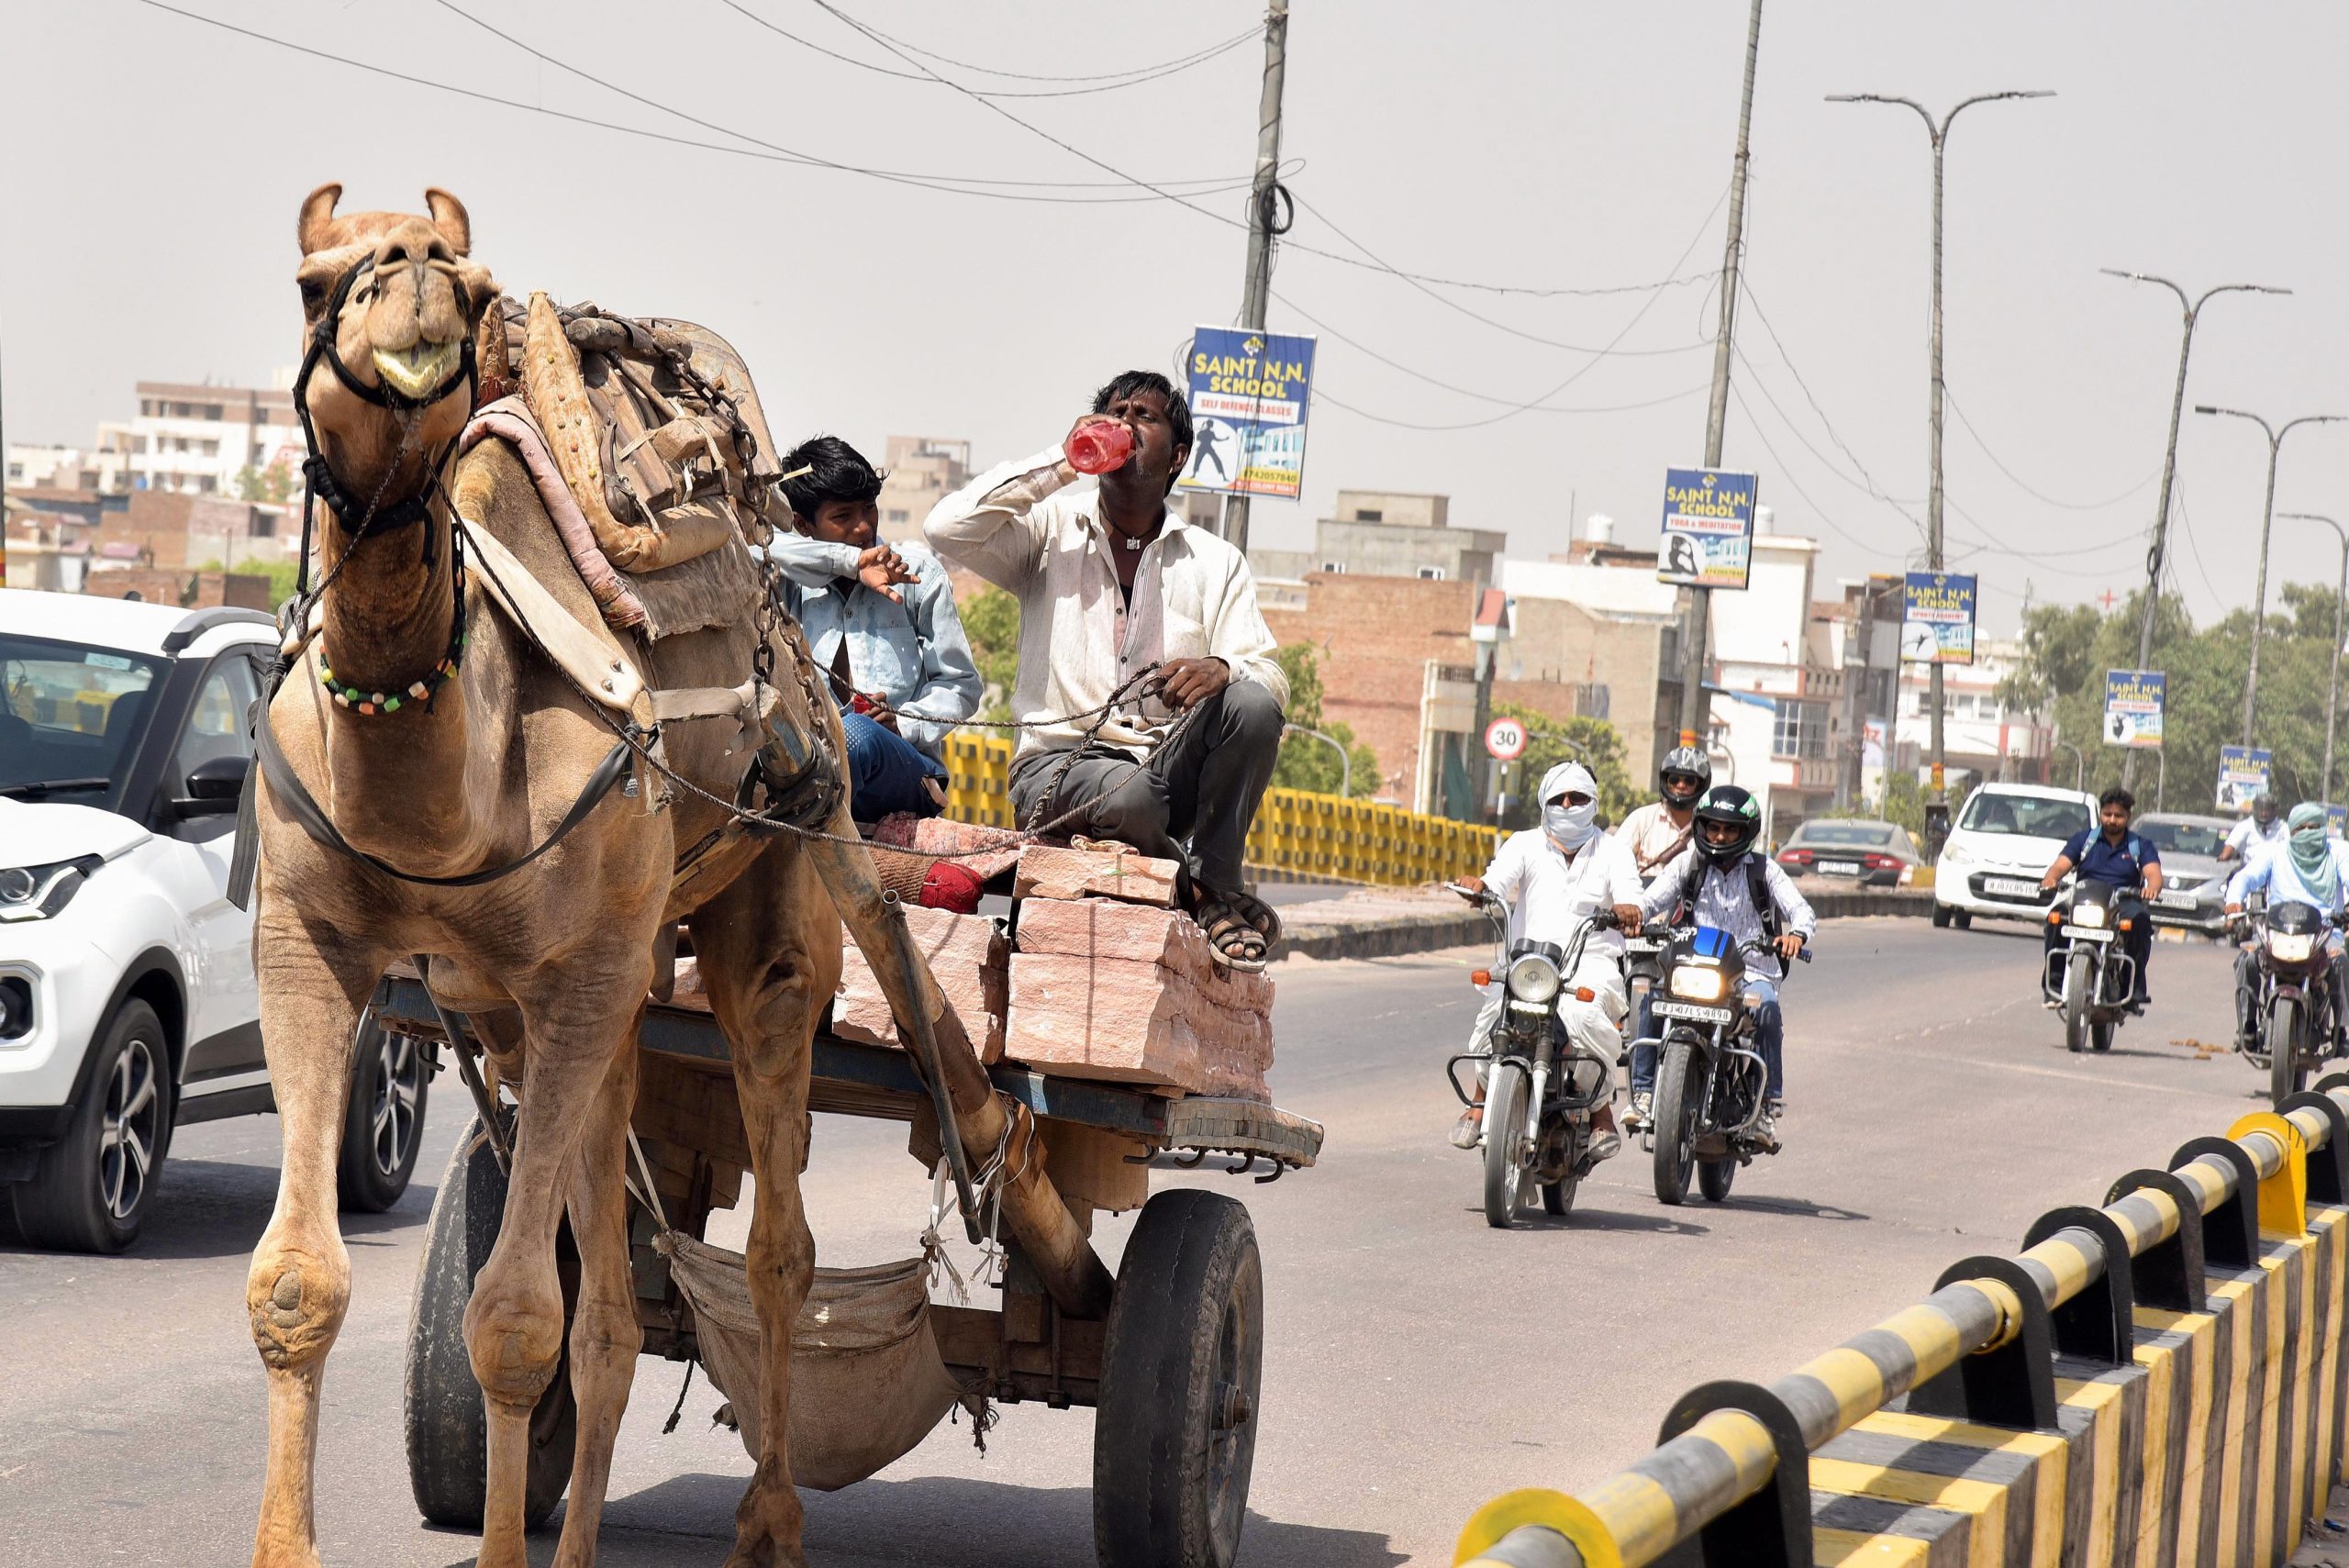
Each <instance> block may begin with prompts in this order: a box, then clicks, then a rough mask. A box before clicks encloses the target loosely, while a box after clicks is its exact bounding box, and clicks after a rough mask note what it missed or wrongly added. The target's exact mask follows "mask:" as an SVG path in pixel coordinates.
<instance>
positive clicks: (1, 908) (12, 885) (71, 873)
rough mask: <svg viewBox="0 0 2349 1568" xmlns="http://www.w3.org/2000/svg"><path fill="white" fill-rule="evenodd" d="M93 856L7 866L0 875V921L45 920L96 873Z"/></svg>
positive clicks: (95, 857) (96, 859)
mask: <svg viewBox="0 0 2349 1568" xmlns="http://www.w3.org/2000/svg"><path fill="white" fill-rule="evenodd" d="M98 865H99V860H98V857H97V856H95V855H84V856H83V857H82V858H81V859H80V860H73V861H57V862H52V863H50V864H49V865H39V866H10V867H8V868H7V869H6V870H5V871H0V920H46V919H48V918H49V917H50V916H51V915H54V914H56V913H57V912H58V911H59V910H60V909H62V908H64V907H65V905H66V902H67V901H68V900H69V899H71V898H72V896H73V895H74V894H76V893H78V892H80V891H81V888H82V884H83V883H84V882H86V881H88V880H89V877H90V873H92V872H94V871H95V870H97V869H98Z"/></svg>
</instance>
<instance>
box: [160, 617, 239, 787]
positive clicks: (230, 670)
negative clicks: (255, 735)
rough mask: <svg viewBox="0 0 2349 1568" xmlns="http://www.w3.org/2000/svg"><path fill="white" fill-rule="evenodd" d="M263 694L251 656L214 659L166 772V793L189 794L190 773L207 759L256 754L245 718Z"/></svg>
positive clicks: (199, 689)
mask: <svg viewBox="0 0 2349 1568" xmlns="http://www.w3.org/2000/svg"><path fill="white" fill-rule="evenodd" d="M257 695H260V687H259V686H258V685H257V684H255V682H254V680H253V666H252V661H250V660H249V659H247V658H246V657H245V656H244V655H243V654H241V653H228V654H223V655H222V656H221V657H220V658H218V659H217V660H215V661H214V662H213V664H212V668H211V669H210V670H209V671H207V672H206V673H205V677H204V684H203V685H202V686H201V687H200V688H198V690H197V692H196V694H195V709H194V710H193V711H192V712H190V713H189V715H188V717H187V728H184V729H183V730H181V731H180V741H179V744H178V746H176V747H174V748H173V751H172V766H171V770H170V771H169V772H168V773H165V774H164V775H163V793H164V794H165V795H170V796H173V797H174V798H176V797H177V796H179V795H184V794H185V793H186V791H187V776H188V774H190V773H194V772H195V770H196V769H197V768H198V767H200V766H201V765H203V764H204V763H206V762H211V761H213V760H214V759H216V758H219V757H246V758H250V756H251V755H252V754H253V748H252V741H251V740H250V737H249V736H248V735H247V734H246V732H245V717H246V716H247V715H248V714H249V713H250V712H251V711H252V706H253V698H254V697H255V696H257Z"/></svg>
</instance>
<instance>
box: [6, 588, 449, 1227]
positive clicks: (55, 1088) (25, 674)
mask: <svg viewBox="0 0 2349 1568" xmlns="http://www.w3.org/2000/svg"><path fill="white" fill-rule="evenodd" d="M276 640H277V632H276V628H275V626H274V624H273V622H272V621H271V619H270V617H267V616H265V615H262V614H261V613H260V612H259V611H256V610H242V609H203V610H194V611H189V610H183V609H179V608H176V607H173V606H163V605H149V604H140V603H137V602H135V601H127V600H121V599H103V598H93V597H87V596H84V595H75V594H45V593H28V592H24V591H21V590H10V589H0V1194H5V1195H7V1197H8V1198H9V1199H10V1200H12V1201H13V1204H14V1207H15V1210H16V1218H17V1227H18V1229H20V1230H21V1231H22V1232H23V1233H24V1239H25V1240H27V1241H29V1242H32V1243H34V1244H35V1245H39V1246H50V1247H61V1248H70V1249H73V1250H77V1251H119V1250H121V1249H122V1248H124V1247H127V1246H128V1245H129V1244H130V1242H131V1240H133V1239H134V1238H136V1237H137V1235H138V1233H139V1226H140V1224H141V1223H142V1222H143V1221H144V1220H145V1218H146V1217H147V1214H148V1212H149V1210H150V1208H151V1207H152V1200H153V1197H154V1194H155V1188H156V1183H157V1178H158V1177H159V1176H160V1174H161V1167H162V1162H163V1156H164V1154H165V1152H166V1151H168V1150H169V1148H170V1146H171V1140H172V1129H173V1128H174V1127H175V1126H177V1127H184V1126H186V1125H187V1124H189V1123H191V1122H198V1121H212V1120H217V1119H218V1118H223V1117H231V1116H243V1115H250V1114H252V1113H255V1112H262V1111H268V1110H271V1109H273V1102H272V1100H271V1098H270V1085H269V1071H268V1068H267V1066H266V1065H265V1064H264V1063H263V1062H262V1045H261V1024H260V992H259V988H258V986H257V985H256V984H255V982H254V978H253V943H252V932H253V921H252V916H251V915H250V913H249V912H248V911H246V910H243V909H239V908H238V907H237V906H235V905H233V904H231V903H230V902H229V901H228V862H229V860H230V857H231V856H232V855H233V853H234V852H235V846H236V832H235V828H236V813H237V802H238V796H239V793H240V791H241V790H242V788H243V785H244V780H245V774H246V773H247V771H248V770H249V769H250V766H251V762H252V743H251V740H250V734H249V732H248V728H247V723H248V717H249V713H250V708H251V706H252V703H253V700H254V698H255V696H256V695H258V694H259V692H260V688H261V680H260V677H261V671H262V663H263V662H264V661H265V660H267V659H268V658H269V656H270V654H271V651H272V649H273V645H274V644H275V642H276ZM358 1045H359V1051H358V1053H357V1058H358V1059H357V1063H356V1067H355V1080H354V1083H353V1084H352V1095H351V1116H350V1118H349V1122H348V1124H347V1126H346V1129H345V1133H344V1138H343V1149H342V1160H341V1173H340V1174H341V1195H342V1201H343V1203H344V1205H345V1206H346V1207H354V1208H364V1209H382V1208H386V1207H390V1206H391V1205H392V1204H393V1203H395V1202H396V1201H397V1200H398V1198H399V1195H400V1194H401V1193H402V1192H403V1191H405V1190H406V1186H407V1182H408V1177H409V1175H410V1174H411V1173H413V1172H414V1170H415V1168H416V1151H417V1133H418V1131H419V1130H420V1128H421V1125H422V1121H423V1114H424V1103H425V1092H426V1088H427V1084H428V1083H429V1077H430V1071H431V1063H430V1062H429V1061H428V1060H427V1059H426V1057H425V1055H424V1053H423V1052H422V1051H420V1050H419V1049H418V1047H417V1043H416V1042H415V1041H413V1040H407V1039H405V1038H403V1037H396V1036H386V1035H384V1034H383V1033H382V1032H381V1031H380V1030H378V1029H375V1028H374V1027H373V1021H372V1018H371V1019H370V1021H369V1023H368V1024H367V1026H366V1027H364V1028H362V1030H361V1038H360V1040H359V1041H358Z"/></svg>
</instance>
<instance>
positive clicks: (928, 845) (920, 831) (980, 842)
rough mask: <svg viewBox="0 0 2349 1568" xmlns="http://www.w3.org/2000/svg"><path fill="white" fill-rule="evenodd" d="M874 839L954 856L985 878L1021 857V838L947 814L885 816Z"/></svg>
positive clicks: (919, 852)
mask: <svg viewBox="0 0 2349 1568" xmlns="http://www.w3.org/2000/svg"><path fill="white" fill-rule="evenodd" d="M873 841H874V843H876V844H885V845H887V846H888V847H889V848H891V849H896V850H911V851H915V852H916V853H918V854H924V855H941V856H947V857H951V858H952V860H953V861H954V862H955V863H956V864H957V865H961V866H967V867H968V868H970V870H971V871H972V872H973V873H974V874H976V875H977V876H978V877H979V878H980V879H981V880H982V881H989V880H992V879H993V878H995V877H997V876H1000V875H1001V874H1002V873H1005V872H1007V871H1008V870H1010V869H1011V867H1012V866H1013V865H1014V864H1016V863H1017V862H1019V840H1018V837H1017V836H1016V835H1014V834H1011V833H1008V832H1006V831H1005V830H1004V829H1002V828H982V827H980V826H979V825H978V824H976V823H974V822H956V821H953V820H952V819H951V818H948V817H915V816H913V815H911V814H910V813H907V812H899V813H897V814H896V815H895V816H891V817H883V818H882V819H881V820H880V822H879V823H878V824H877V825H876V826H875V827H874V832H873Z"/></svg>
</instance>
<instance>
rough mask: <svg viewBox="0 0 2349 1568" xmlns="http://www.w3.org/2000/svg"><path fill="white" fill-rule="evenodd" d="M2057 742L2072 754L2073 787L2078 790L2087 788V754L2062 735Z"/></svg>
mask: <svg viewBox="0 0 2349 1568" xmlns="http://www.w3.org/2000/svg"><path fill="white" fill-rule="evenodd" d="M2055 744H2057V745H2058V746H2061V747H2062V748H2064V750H2065V751H2069V752H2070V753H2071V754H2072V787H2073V788H2074V789H2076V790H2084V789H2086V788H2087V776H2088V760H2087V756H2086V755H2085V754H2084V753H2082V751H2080V749H2079V748H2078V747H2077V746H2075V745H2073V744H2072V743H2071V742H2070V741H2069V740H2063V739H2062V738H2060V737H2059V738H2057V740H2056V741H2055Z"/></svg>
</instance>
